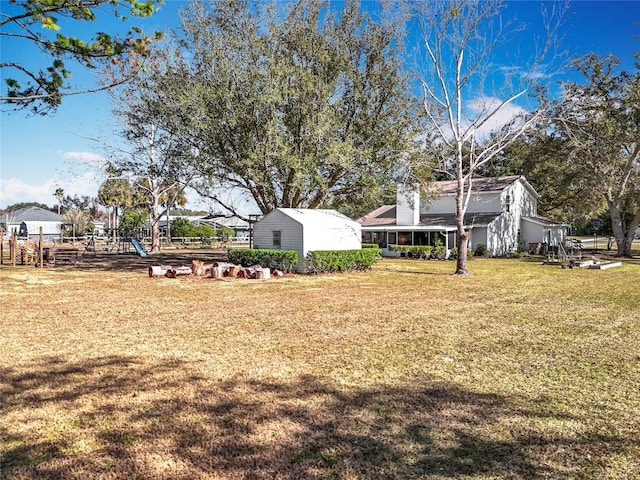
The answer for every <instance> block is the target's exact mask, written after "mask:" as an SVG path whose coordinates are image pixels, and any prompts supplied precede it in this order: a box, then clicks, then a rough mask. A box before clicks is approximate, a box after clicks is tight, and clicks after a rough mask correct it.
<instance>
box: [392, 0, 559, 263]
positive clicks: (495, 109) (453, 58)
mask: <svg viewBox="0 0 640 480" xmlns="http://www.w3.org/2000/svg"><path fill="white" fill-rule="evenodd" d="M404 5H405V6H408V8H409V13H410V15H411V17H412V19H413V20H414V21H415V24H416V25H417V26H418V28H419V33H420V36H419V38H420V45H419V46H417V53H416V56H417V57H416V58H417V59H418V62H417V63H418V66H417V67H416V72H417V75H418V79H419V81H420V84H421V86H422V91H423V95H424V102H423V105H424V111H425V113H426V116H427V119H428V121H429V123H430V127H431V128H430V131H429V133H428V134H427V136H426V141H427V142H428V143H430V144H431V146H432V149H433V151H434V152H437V155H434V156H437V157H438V158H437V161H438V169H439V170H440V171H441V172H444V174H445V175H447V176H448V177H449V178H452V179H455V180H456V181H457V191H456V214H455V218H456V227H457V242H456V247H457V251H458V255H457V263H456V272H455V273H456V274H458V275H466V274H467V273H468V268H467V245H468V240H469V232H468V231H467V229H466V227H467V226H466V225H465V221H464V216H465V213H466V211H467V206H468V204H469V200H470V195H471V192H472V190H473V178H474V176H475V175H477V173H478V170H479V169H480V168H481V167H482V166H483V165H485V164H487V163H488V162H489V161H491V159H493V158H494V157H495V156H496V155H498V154H499V153H500V152H501V151H502V149H504V148H505V147H507V146H508V145H510V144H511V143H513V142H514V141H515V140H516V139H517V138H518V137H519V136H520V135H522V134H523V133H524V132H526V131H527V130H528V129H529V128H531V127H532V126H533V125H535V124H536V122H538V121H539V120H540V118H541V116H542V114H543V113H544V111H545V107H544V105H541V104H540V103H537V104H536V105H535V108H533V109H527V108H525V107H524V106H522V105H523V103H524V101H525V99H526V100H528V101H531V99H530V98H529V97H528V94H532V93H534V92H535V91H536V87H535V85H536V82H537V81H539V80H541V79H542V78H544V77H545V74H544V73H543V72H542V71H541V65H542V63H541V62H542V61H543V59H545V58H548V57H549V53H550V51H552V49H551V46H552V42H551V41H552V40H553V39H554V38H555V33H554V32H555V28H556V27H557V21H558V18H559V16H560V15H559V14H560V12H557V11H551V12H543V15H541V20H542V21H543V22H544V25H545V32H546V34H545V36H544V38H542V39H540V41H539V43H538V48H537V49H536V53H535V54H534V55H533V57H532V58H531V59H530V60H529V62H527V63H526V65H525V64H524V63H522V62H523V59H522V58H520V57H519V56H518V55H517V53H515V52H513V51H512V53H513V54H514V56H513V58H512V60H511V62H510V63H507V64H504V65H498V64H496V62H495V58H496V54H497V52H498V51H499V49H500V48H503V47H505V43H506V42H507V41H508V40H511V38H510V37H512V36H516V35H521V34H526V30H524V29H522V28H521V27H520V26H518V25H516V24H514V23H509V22H507V21H505V20H504V18H503V12H504V8H505V2H502V1H500V0H490V1H482V2H477V1H467V0H430V1H428V2H414V1H410V0H409V1H408V2H407V3H405V4H404ZM525 41H527V42H528V43H530V44H531V43H535V42H536V39H534V38H531V37H529V38H526V39H525ZM507 60H508V59H507ZM516 62H518V63H516ZM539 98H540V99H541V98H542V97H541V96H540V97H539Z"/></svg>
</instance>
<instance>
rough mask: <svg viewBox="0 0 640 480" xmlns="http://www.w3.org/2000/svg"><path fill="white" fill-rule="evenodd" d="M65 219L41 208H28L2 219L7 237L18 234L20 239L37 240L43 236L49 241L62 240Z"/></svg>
mask: <svg viewBox="0 0 640 480" xmlns="http://www.w3.org/2000/svg"><path fill="white" fill-rule="evenodd" d="M63 220H64V217H63V216H62V215H58V214H57V213H55V212H51V211H49V210H45V209H44V208H40V207H26V208H21V209H19V210H15V211H13V212H10V213H6V214H4V215H3V218H2V219H0V221H1V222H2V229H3V231H4V232H5V234H6V235H11V234H13V232H16V233H17V234H18V236H19V237H23V238H25V237H26V238H30V239H37V238H38V236H39V235H40V227H42V234H43V236H44V238H45V239H47V240H54V239H56V238H60V229H61V227H62V223H63Z"/></svg>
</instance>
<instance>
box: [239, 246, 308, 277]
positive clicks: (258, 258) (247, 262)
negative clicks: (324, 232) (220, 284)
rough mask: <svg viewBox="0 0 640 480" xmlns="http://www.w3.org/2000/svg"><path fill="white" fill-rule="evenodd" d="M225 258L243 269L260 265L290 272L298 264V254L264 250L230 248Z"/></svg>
mask: <svg viewBox="0 0 640 480" xmlns="http://www.w3.org/2000/svg"><path fill="white" fill-rule="evenodd" d="M227 258H228V259H229V261H230V262H233V263H239V264H240V265H242V266H243V267H248V266H251V265H260V266H262V267H268V268H271V269H278V270H282V271H285V272H290V271H292V270H293V268H294V267H295V266H296V264H297V263H298V252H296V251H295V250H267V249H264V248H232V249H230V250H229V251H228V252H227Z"/></svg>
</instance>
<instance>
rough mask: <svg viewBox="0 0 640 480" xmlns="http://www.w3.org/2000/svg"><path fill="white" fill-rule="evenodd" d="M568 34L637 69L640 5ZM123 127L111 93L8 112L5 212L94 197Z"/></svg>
mask: <svg viewBox="0 0 640 480" xmlns="http://www.w3.org/2000/svg"><path fill="white" fill-rule="evenodd" d="M181 5H183V2H181V1H178V0H166V1H165V5H163V6H162V7H161V10H160V12H159V13H158V14H156V15H154V16H153V17H151V18H149V19H145V20H141V19H132V20H131V21H130V22H129V23H130V24H135V25H140V26H142V27H143V28H144V30H145V32H148V33H151V32H153V31H154V30H165V29H167V28H177V20H178V16H177V10H178V9H179V7H180V6H181ZM539 7H540V4H539V3H538V2H532V1H510V2H509V5H508V9H507V11H506V12H505V15H506V16H509V17H512V16H515V17H517V18H518V20H520V21H523V22H525V23H526V24H530V25H534V24H535V23H536V22H534V21H533V19H534V18H535V16H537V15H539ZM0 8H1V9H2V11H5V12H6V11H9V8H10V7H9V5H8V2H7V0H0ZM87 26H89V27H91V30H90V31H92V32H95V31H99V30H105V31H109V32H112V31H113V28H114V26H117V28H119V29H122V28H123V27H127V26H128V25H124V26H123V25H122V24H121V23H119V22H117V21H115V20H114V19H113V17H112V16H109V15H102V16H100V17H99V19H98V20H97V21H96V22H94V23H93V24H88V25H87ZM63 27H64V25H63ZM125 30H126V28H125ZM538 33H539V32H537V31H536V28H535V27H534V26H531V27H529V28H528V29H527V30H525V31H524V32H523V33H521V34H520V35H519V36H518V37H517V41H518V47H522V46H523V45H524V46H525V47H526V45H527V43H528V42H530V40H531V39H532V38H533V37H534V36H535V35H536V34H538ZM561 36H562V48H563V49H566V51H567V53H568V55H569V56H573V55H583V54H585V53H588V52H596V53H599V54H602V55H606V54H613V55H615V56H617V57H618V58H620V59H621V61H622V67H623V68H625V69H629V70H630V69H632V67H633V53H634V52H635V51H640V0H633V1H632V0H628V1H574V2H572V3H571V4H570V8H569V11H568V13H567V15H566V17H565V21H564V23H563V27H562V32H561ZM514 41H516V40H514ZM515 47H516V46H515V45H514V48H515ZM18 48H20V47H18V46H17V45H15V44H14V43H7V42H4V41H3V43H2V45H1V50H0V52H1V53H0V55H2V60H3V61H8V60H9V59H10V58H11V59H14V60H15V59H16V58H19V59H21V61H26V60H23V59H25V58H27V59H29V58H32V57H30V56H29V55H30V53H29V52H28V51H22V50H18ZM43 66H44V65H43ZM47 66H48V65H47ZM72 73H73V80H74V81H77V82H79V83H81V84H82V85H84V86H86V87H91V86H93V85H92V83H91V82H92V78H91V76H90V75H88V74H86V73H85V72H83V71H82V70H81V69H79V68H75V69H73V70H72ZM569 75H570V73H569V72H567V73H566V74H563V75H561V76H559V77H557V79H558V80H563V79H568V78H569ZM116 128H117V126H116V124H115V122H114V120H113V118H112V116H111V104H110V101H109V96H108V94H106V93H93V94H87V95H79V96H72V97H66V98H64V99H63V103H62V106H61V107H60V108H59V109H58V110H57V112H56V113H55V114H53V115H50V116H47V117H36V116H28V115H26V114H25V113H24V112H17V113H7V112H2V113H1V114H0V129H1V130H0V208H5V207H7V206H8V205H11V204H14V203H18V202H29V201H33V202H40V203H45V204H47V205H53V204H55V203H56V199H55V197H54V196H53V193H54V191H55V190H56V189H57V188H58V187H60V188H63V189H64V191H65V194H69V195H72V196H73V195H80V196H81V195H90V196H95V195H96V193H97V188H98V186H99V184H100V183H101V182H102V180H103V178H102V177H101V174H100V172H99V170H98V169H97V168H96V166H97V165H99V164H100V162H101V161H102V160H103V159H104V157H105V149H104V147H103V145H104V144H117V142H118V140H117V138H116V136H115V135H114V132H115V130H116ZM191 199H192V200H191V202H190V203H189V204H187V207H188V208H194V209H196V208H207V206H206V205H205V204H202V203H197V202H196V200H195V197H191ZM247 208H248V209H250V207H247ZM247 213H249V212H247Z"/></svg>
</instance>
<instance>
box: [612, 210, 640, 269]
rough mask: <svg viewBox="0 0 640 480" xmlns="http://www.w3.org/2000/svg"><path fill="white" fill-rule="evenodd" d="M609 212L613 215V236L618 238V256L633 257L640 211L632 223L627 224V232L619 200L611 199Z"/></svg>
mask: <svg viewBox="0 0 640 480" xmlns="http://www.w3.org/2000/svg"><path fill="white" fill-rule="evenodd" d="M608 203H609V212H610V215H611V229H612V230H613V236H614V237H615V238H616V244H617V246H618V252H617V253H616V256H617V257H629V258H631V257H632V252H631V246H632V244H633V239H634V237H635V231H636V228H637V227H638V220H639V219H640V212H638V213H636V215H635V217H634V219H633V220H632V221H631V224H630V225H627V227H628V230H627V231H626V232H625V228H624V225H623V222H622V215H621V213H620V208H619V206H618V202H612V201H609V202H608Z"/></svg>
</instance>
